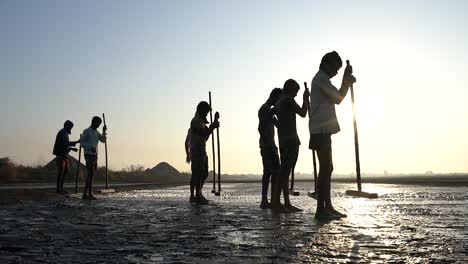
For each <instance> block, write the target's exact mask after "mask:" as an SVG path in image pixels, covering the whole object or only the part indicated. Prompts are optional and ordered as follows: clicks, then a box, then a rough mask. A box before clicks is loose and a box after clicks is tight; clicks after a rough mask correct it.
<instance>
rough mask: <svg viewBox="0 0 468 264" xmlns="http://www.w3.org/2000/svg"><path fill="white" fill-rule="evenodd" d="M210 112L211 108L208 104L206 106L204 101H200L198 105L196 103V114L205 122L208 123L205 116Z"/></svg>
mask: <svg viewBox="0 0 468 264" xmlns="http://www.w3.org/2000/svg"><path fill="white" fill-rule="evenodd" d="M210 110H211V107H210V104H208V103H207V102H205V101H201V102H200V103H198V105H197V113H198V114H199V115H200V116H201V117H202V118H203V119H205V122H208V121H207V120H206V116H207V115H208V113H209V112H210Z"/></svg>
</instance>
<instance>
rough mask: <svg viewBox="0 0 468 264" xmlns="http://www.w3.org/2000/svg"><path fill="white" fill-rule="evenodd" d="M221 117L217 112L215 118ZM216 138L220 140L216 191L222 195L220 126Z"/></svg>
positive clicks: (217, 194) (218, 194)
mask: <svg viewBox="0 0 468 264" xmlns="http://www.w3.org/2000/svg"><path fill="white" fill-rule="evenodd" d="M217 118H219V114H218V112H216V114H215V119H217ZM216 140H217V141H218V191H217V192H215V195H216V196H220V195H221V150H220V143H219V127H218V128H216Z"/></svg>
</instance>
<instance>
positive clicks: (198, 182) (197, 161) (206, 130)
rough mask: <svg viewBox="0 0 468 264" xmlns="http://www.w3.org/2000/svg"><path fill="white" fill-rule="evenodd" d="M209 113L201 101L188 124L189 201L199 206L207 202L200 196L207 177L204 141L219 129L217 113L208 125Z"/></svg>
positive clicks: (207, 106)
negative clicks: (192, 193)
mask: <svg viewBox="0 0 468 264" xmlns="http://www.w3.org/2000/svg"><path fill="white" fill-rule="evenodd" d="M210 111H211V107H210V105H209V104H208V103H207V102H205V101H202V102H200V103H199V104H198V105H197V111H196V112H195V116H194V117H193V118H192V121H191V122H190V133H191V135H190V138H191V144H190V155H191V162H192V164H191V169H192V177H191V184H193V186H195V198H194V199H192V198H191V199H190V202H195V203H196V204H199V205H204V204H208V200H207V199H206V198H205V197H204V196H203V195H202V188H203V184H204V182H205V180H206V178H207V177H208V155H207V154H206V141H207V140H208V138H209V136H210V135H211V134H213V131H214V130H215V129H216V128H217V127H219V121H218V119H219V113H217V112H216V114H215V118H214V121H213V123H211V124H210V126H209V127H208V126H207V124H209V122H208V120H206V117H207V115H208V113H209V112H210Z"/></svg>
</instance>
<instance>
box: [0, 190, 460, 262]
mask: <svg viewBox="0 0 468 264" xmlns="http://www.w3.org/2000/svg"><path fill="white" fill-rule="evenodd" d="M310 184H311V183H299V184H298V190H299V191H300V192H301V196H298V197H292V202H293V204H295V205H297V206H298V207H301V208H303V209H304V212H301V213H294V214H280V215H276V214H272V213H271V212H270V211H269V210H261V209H260V208H259V202H260V196H259V194H260V186H259V185H258V184H252V183H248V184H226V185H225V186H224V192H223V195H222V196H221V197H215V196H212V195H211V193H209V194H207V198H209V199H210V200H212V204H211V205H207V206H192V205H190V203H188V191H187V188H186V187H171V188H164V189H148V190H138V191H126V192H120V193H115V194H110V195H105V196H98V198H99V200H97V201H82V200H79V199H74V198H70V199H64V200H57V201H47V202H44V201H36V202H18V203H15V204H6V205H2V206H1V207H0V263H301V262H309V263H323V262H333V263H369V262H372V263H428V262H431V263H466V262H468V224H467V223H468V221H467V220H466V219H468V218H467V217H468V188H467V187H460V188H454V187H450V188H448V187H440V188H436V187H418V186H398V185H378V184H367V185H364V188H365V189H366V190H368V191H372V192H377V193H379V195H380V198H379V199H373V200H369V199H363V198H352V197H349V196H345V195H344V191H345V190H346V189H348V186H350V185H348V184H334V193H333V196H334V201H335V204H336V206H337V207H338V208H340V209H342V210H343V211H344V212H346V213H347V214H348V218H344V219H341V220H336V221H332V222H328V223H323V222H317V221H316V220H314V218H313V216H314V211H315V200H313V199H311V198H309V197H307V195H306V193H307V190H308V189H309V187H311V186H309V185H310ZM352 187H354V186H352ZM350 188H351V187H350ZM351 189H352V188H351ZM206 192H207V193H208V192H209V188H207V190H206Z"/></svg>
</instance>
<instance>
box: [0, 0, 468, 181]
mask: <svg viewBox="0 0 468 264" xmlns="http://www.w3.org/2000/svg"><path fill="white" fill-rule="evenodd" d="M467 12H468V4H467V2H465V1H409V2H408V1H385V2H384V1H352V2H351V1H287V2H284V1H136V2H134V1H1V2H0V35H1V39H2V40H1V41H0V57H1V58H2V59H1V63H0V65H1V66H0V67H1V68H0V87H1V97H0V117H1V120H2V126H1V129H0V156H10V157H11V158H13V160H14V161H16V162H18V163H21V164H26V165H43V164H45V163H47V162H48V161H49V160H51V159H52V158H53V155H52V146H53V143H54V139H55V135H56V133H57V131H58V130H59V129H60V128H61V127H62V126H63V122H64V121H65V120H67V119H70V120H72V121H73V122H74V123H75V127H74V128H73V131H72V135H71V137H70V138H71V139H72V140H75V139H77V138H78V137H79V134H80V133H81V132H82V131H83V130H84V129H86V128H87V127H88V126H89V125H90V122H91V118H92V116H94V115H101V114H102V113H106V119H107V120H106V121H107V123H108V124H107V125H108V133H109V141H108V148H109V162H110V167H111V168H112V169H121V168H124V167H127V166H129V165H132V164H141V165H143V166H145V167H153V166H155V165H156V164H158V163H159V162H161V161H167V162H169V163H170V164H172V165H173V166H175V167H176V168H178V169H179V170H182V171H189V170H190V167H189V165H187V164H186V163H185V153H184V140H185V135H186V133H187V129H188V128H189V122H190V120H191V118H192V117H193V115H194V113H195V107H196V105H197V103H198V102H199V101H201V100H208V92H209V91H211V92H212V93H213V108H214V109H215V110H216V111H219V112H220V114H221V119H220V121H221V128H220V136H221V148H222V161H223V164H222V167H223V173H232V174H234V173H256V174H259V173H261V172H262V171H261V169H262V165H261V158H260V150H259V146H258V138H259V135H258V132H257V124H258V118H257V111H258V109H259V107H260V106H261V105H262V104H263V103H264V102H265V101H266V99H267V97H268V95H269V92H270V91H271V89H272V88H274V87H282V86H283V83H284V82H285V81H286V80H287V79H289V78H292V79H295V80H296V81H297V82H298V83H300V84H302V83H303V82H304V81H307V82H308V84H309V87H310V82H311V80H312V78H313V76H314V75H315V73H316V72H317V70H318V67H319V63H320V59H321V57H322V56H323V55H324V54H325V53H327V52H330V51H333V50H335V51H337V52H338V53H339V54H340V55H341V57H342V59H343V61H345V60H347V59H348V60H350V61H351V63H352V65H353V68H354V74H355V76H356V77H357V80H358V82H357V83H356V84H355V93H356V108H357V122H358V129H359V136H360V150H361V168H362V171H363V172H368V173H372V172H375V173H383V171H384V170H386V171H388V172H390V173H392V172H406V173H414V172H425V171H434V172H467V171H468V162H467V158H466V155H465V150H466V149H468V141H467V138H466V135H468V122H466V120H467V118H466V117H467V116H468V108H467V107H466V101H467V100H468V92H467V89H468V77H467V72H468V48H467V47H468V29H467V27H466V25H468V21H467V20H468V17H467V16H466V13H467ZM342 74H343V68H342V69H341V70H340V72H339V74H338V76H337V77H335V78H333V79H332V82H333V83H334V84H335V85H336V86H339V85H340V82H341V76H342ZM301 93H302V92H300V94H301ZM296 100H297V101H298V103H299V104H302V98H301V96H298V97H297V98H296ZM337 114H338V120H339V122H340V125H341V128H342V131H341V132H340V133H338V134H336V135H334V136H333V137H332V140H333V150H334V153H333V158H334V164H335V172H336V173H351V172H353V171H354V142H353V127H352V112H351V103H350V98H349V95H348V97H347V98H346V99H345V100H344V101H343V102H342V103H341V104H340V105H338V106H337ZM297 123H298V124H297V126H298V131H299V136H300V139H301V141H302V145H301V148H300V154H299V160H298V164H297V167H296V171H300V172H304V173H310V172H311V171H312V162H311V156H312V154H311V151H310V150H309V149H308V148H307V142H308V140H309V132H308V126H307V124H308V120H307V117H306V118H304V119H302V118H298V119H297ZM208 146H210V144H208ZM208 153H209V155H210V159H211V154H210V153H211V149H210V147H208ZM75 155H76V154H75ZM102 161H103V159H102V158H101V162H102ZM210 164H211V163H210Z"/></svg>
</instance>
